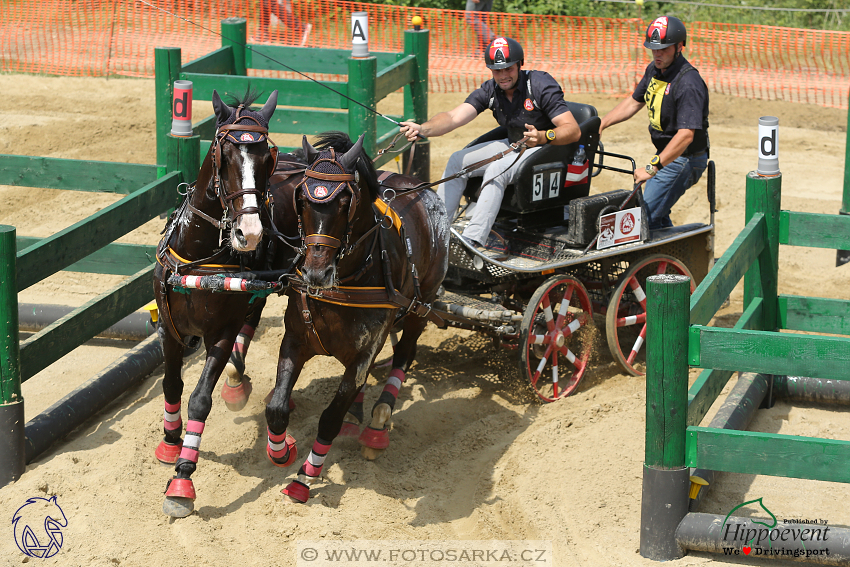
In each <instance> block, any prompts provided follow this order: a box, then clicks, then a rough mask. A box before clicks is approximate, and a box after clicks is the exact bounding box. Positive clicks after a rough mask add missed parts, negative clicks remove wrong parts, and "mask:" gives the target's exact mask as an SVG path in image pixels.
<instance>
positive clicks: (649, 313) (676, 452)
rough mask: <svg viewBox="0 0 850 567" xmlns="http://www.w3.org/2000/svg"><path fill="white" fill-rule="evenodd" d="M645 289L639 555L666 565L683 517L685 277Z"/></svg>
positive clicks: (675, 554) (675, 551) (654, 279)
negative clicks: (643, 427)
mask: <svg viewBox="0 0 850 567" xmlns="http://www.w3.org/2000/svg"><path fill="white" fill-rule="evenodd" d="M646 287H647V289H646V291H647V294H646V295H647V301H646V349H647V350H646V445H645V447H644V451H645V453H644V465H643V492H642V496H641V521H640V525H641V531H640V554H641V555H642V556H643V557H647V558H649V559H654V560H656V561H669V560H672V559H678V558H680V557H683V556H684V554H685V553H684V550H683V549H681V548H680V547H679V545H678V544H677V543H676V528H677V527H678V525H679V522H681V521H682V518H684V517H685V515H687V513H688V488H689V476H688V471H689V469H688V467H686V466H685V433H686V429H687V418H688V324H689V321H690V291H691V288H690V278H689V277H687V276H680V275H660V276H650V277H648V278H647V279H646Z"/></svg>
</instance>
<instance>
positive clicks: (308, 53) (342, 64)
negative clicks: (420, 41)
mask: <svg viewBox="0 0 850 567" xmlns="http://www.w3.org/2000/svg"><path fill="white" fill-rule="evenodd" d="M346 33H348V32H346ZM247 47H248V49H247V50H246V51H245V64H246V65H247V67H248V68H249V69H269V70H273V71H293V70H294V68H293V67H290V66H289V64H290V63H292V62H293V61H297V62H298V65H297V69H298V71H300V72H302V73H305V74H308V75H309V74H311V73H322V74H326V75H348V59H349V58H350V57H351V49H322V48H314V47H309V48H307V47H289V46H285V45H257V44H248V46H247ZM369 55H370V56H374V57H375V58H376V59H377V63H378V69H382V68H384V67H388V66H390V65H392V64H394V63H395V62H396V61H397V60H398V59H399V58H400V57H403V56H404V54H403V53H392V52H385V51H378V52H371V53H369Z"/></svg>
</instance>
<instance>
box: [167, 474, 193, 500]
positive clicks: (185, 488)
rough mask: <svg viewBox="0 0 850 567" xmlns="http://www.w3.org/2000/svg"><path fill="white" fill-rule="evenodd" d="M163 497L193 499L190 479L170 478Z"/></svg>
mask: <svg viewBox="0 0 850 567" xmlns="http://www.w3.org/2000/svg"><path fill="white" fill-rule="evenodd" d="M165 495H166V496H171V497H179V498H188V499H189V500H194V499H195V485H194V484H192V479H191V478H172V479H171V480H169V481H168V485H167V486H166V487H165Z"/></svg>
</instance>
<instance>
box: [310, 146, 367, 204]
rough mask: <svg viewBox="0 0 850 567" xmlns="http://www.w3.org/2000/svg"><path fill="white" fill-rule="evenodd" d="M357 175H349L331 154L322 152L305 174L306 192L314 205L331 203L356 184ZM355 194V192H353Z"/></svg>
mask: <svg viewBox="0 0 850 567" xmlns="http://www.w3.org/2000/svg"><path fill="white" fill-rule="evenodd" d="M356 178H357V176H356V175H352V174H350V173H347V172H346V171H345V170H344V169H343V168H342V165H340V163H339V162H338V161H336V156H335V155H334V154H333V153H331V152H322V153H321V154H319V157H318V158H317V159H316V161H314V162H313V165H311V166H310V167H309V168H307V170H306V171H305V172H304V181H303V182H302V183H303V184H304V192H305V193H306V194H307V198H308V199H309V200H310V201H312V202H313V203H329V202H330V201H333V200H334V199H335V198H336V196H337V194H338V193H339V192H340V191H341V190H343V189H345V188H346V187H348V185H349V183H350V182H351V181H355V182H356ZM352 192H353V190H352Z"/></svg>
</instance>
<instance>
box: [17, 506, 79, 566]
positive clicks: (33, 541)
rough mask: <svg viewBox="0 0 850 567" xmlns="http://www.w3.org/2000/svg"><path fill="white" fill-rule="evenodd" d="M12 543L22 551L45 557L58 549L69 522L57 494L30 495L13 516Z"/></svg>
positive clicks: (51, 555)
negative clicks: (47, 496) (42, 496)
mask: <svg viewBox="0 0 850 567" xmlns="http://www.w3.org/2000/svg"><path fill="white" fill-rule="evenodd" d="M12 526H13V531H14V534H15V543H16V544H17V546H18V549H20V550H21V552H22V553H23V554H24V555H28V556H30V557H37V558H39V559H46V558H48V557H53V556H54V555H56V554H57V553H59V549H60V548H61V547H62V543H63V541H64V540H63V537H62V528H64V527H67V526H68V520H67V518H65V512H63V511H62V508H60V507H59V504H58V503H57V502H56V497H55V496H52V497H50V498H38V497H36V498H30V499H28V500H27V501H26V504H24V505H23V506H21V507H20V508H18V510H17V511H16V512H15V515H14V516H12Z"/></svg>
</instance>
